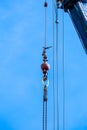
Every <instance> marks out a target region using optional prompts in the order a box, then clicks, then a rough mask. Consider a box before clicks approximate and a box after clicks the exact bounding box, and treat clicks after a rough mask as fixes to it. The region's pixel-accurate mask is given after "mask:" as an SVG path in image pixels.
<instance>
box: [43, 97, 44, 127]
mask: <svg viewBox="0 0 87 130" xmlns="http://www.w3.org/2000/svg"><path fill="white" fill-rule="evenodd" d="M43 130H44V99H43Z"/></svg>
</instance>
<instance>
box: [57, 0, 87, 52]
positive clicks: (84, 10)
mask: <svg viewBox="0 0 87 130" xmlns="http://www.w3.org/2000/svg"><path fill="white" fill-rule="evenodd" d="M57 2H58V0H57ZM61 8H62V9H64V10H65V11H67V12H68V13H69V15H70V17H71V19H72V22H73V24H74V27H75V29H76V31H77V33H78V35H79V38H80V40H81V41H82V45H83V47H84V49H85V51H86V53H87V0H64V2H62V7H61Z"/></svg>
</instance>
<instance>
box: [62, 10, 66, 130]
mask: <svg viewBox="0 0 87 130" xmlns="http://www.w3.org/2000/svg"><path fill="white" fill-rule="evenodd" d="M62 33H63V34H62V40H63V41H62V71H63V130H65V71H64V66H65V64H64V59H65V50H64V10H63V11H62Z"/></svg>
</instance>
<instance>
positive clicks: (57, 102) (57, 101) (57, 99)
mask: <svg viewBox="0 0 87 130" xmlns="http://www.w3.org/2000/svg"><path fill="white" fill-rule="evenodd" d="M56 77H57V85H56V87H57V98H56V104H57V130H59V128H60V126H59V85H58V10H57V9H56Z"/></svg>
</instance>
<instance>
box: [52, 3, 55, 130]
mask: <svg viewBox="0 0 87 130" xmlns="http://www.w3.org/2000/svg"><path fill="white" fill-rule="evenodd" d="M52 23H53V27H52V28H53V29H52V31H53V130H55V84H54V51H55V47H54V46H55V45H54V1H53V0H52Z"/></svg>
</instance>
